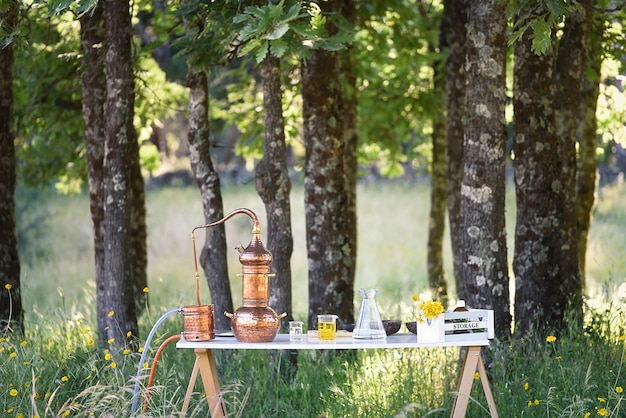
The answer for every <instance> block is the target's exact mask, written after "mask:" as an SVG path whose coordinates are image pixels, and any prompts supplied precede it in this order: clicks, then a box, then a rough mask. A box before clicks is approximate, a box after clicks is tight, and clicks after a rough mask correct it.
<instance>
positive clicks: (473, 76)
mask: <svg viewBox="0 0 626 418" xmlns="http://www.w3.org/2000/svg"><path fill="white" fill-rule="evenodd" d="M507 16H508V5H507V3H506V2H501V1H498V0H492V1H483V2H470V4H469V14H468V25H467V43H466V48H467V49H466V51H467V59H466V66H465V68H466V80H467V83H466V90H465V94H466V99H467V113H466V118H465V126H464V131H465V141H464V143H463V150H464V158H463V165H464V172H463V183H462V185H461V209H460V211H461V222H460V234H459V248H460V254H461V260H462V263H463V265H462V271H463V284H464V286H465V299H466V300H467V302H468V305H469V306H470V307H473V308H485V309H493V310H494V311H495V332H496V335H497V336H498V337H500V338H506V337H508V336H509V335H510V327H511V316H510V314H509V306H510V301H509V276H508V263H507V244H506V229H505V218H504V200H505V173H504V169H505V162H506V151H505V150H506V139H507V135H506V122H505V117H504V109H505V102H506V49H507Z"/></svg>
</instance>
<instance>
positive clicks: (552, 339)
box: [546, 335, 556, 343]
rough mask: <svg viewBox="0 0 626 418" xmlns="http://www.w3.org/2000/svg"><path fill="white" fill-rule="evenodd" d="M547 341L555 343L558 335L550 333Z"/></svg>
mask: <svg viewBox="0 0 626 418" xmlns="http://www.w3.org/2000/svg"><path fill="white" fill-rule="evenodd" d="M546 341H547V342H549V343H553V342H555V341H556V337H555V336H554V335H548V336H547V337H546Z"/></svg>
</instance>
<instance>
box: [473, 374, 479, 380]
mask: <svg viewBox="0 0 626 418" xmlns="http://www.w3.org/2000/svg"><path fill="white" fill-rule="evenodd" d="M478 379H480V373H478V372H475V373H474V380H478Z"/></svg>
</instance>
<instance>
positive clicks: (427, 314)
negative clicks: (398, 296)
mask: <svg viewBox="0 0 626 418" xmlns="http://www.w3.org/2000/svg"><path fill="white" fill-rule="evenodd" d="M443 310H444V309H443V305H442V304H441V302H439V301H438V300H430V299H429V300H426V301H423V300H421V299H420V298H419V296H417V295H413V317H414V318H415V319H416V321H417V322H419V323H421V324H423V323H424V322H427V323H430V322H431V321H432V320H433V319H435V318H437V317H438V316H439V315H441V314H442V313H443Z"/></svg>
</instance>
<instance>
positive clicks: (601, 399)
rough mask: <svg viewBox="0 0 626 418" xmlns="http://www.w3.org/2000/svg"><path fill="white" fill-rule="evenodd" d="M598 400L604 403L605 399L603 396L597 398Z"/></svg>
mask: <svg viewBox="0 0 626 418" xmlns="http://www.w3.org/2000/svg"><path fill="white" fill-rule="evenodd" d="M598 402H602V403H605V402H606V399H604V398H598Z"/></svg>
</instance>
